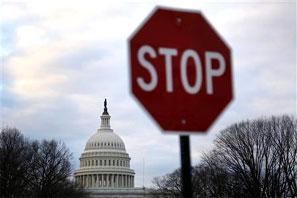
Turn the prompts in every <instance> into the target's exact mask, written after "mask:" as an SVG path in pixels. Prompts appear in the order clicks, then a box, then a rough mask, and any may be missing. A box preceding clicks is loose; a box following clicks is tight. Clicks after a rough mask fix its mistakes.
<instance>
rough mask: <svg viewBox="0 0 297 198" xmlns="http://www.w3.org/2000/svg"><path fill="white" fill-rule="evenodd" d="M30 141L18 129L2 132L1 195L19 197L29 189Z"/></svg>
mask: <svg viewBox="0 0 297 198" xmlns="http://www.w3.org/2000/svg"><path fill="white" fill-rule="evenodd" d="M28 148H29V143H28V141H27V140H25V138H24V137H23V135H22V134H21V133H20V131H19V130H18V129H15V128H8V127H7V128H3V129H2V130H1V133H0V197H17V196H20V195H22V194H23V193H24V192H26V191H27V183H26V181H25V179H24V178H26V175H27V173H28V163H26V161H27V160H28V159H29V158H30V153H29V152H28Z"/></svg>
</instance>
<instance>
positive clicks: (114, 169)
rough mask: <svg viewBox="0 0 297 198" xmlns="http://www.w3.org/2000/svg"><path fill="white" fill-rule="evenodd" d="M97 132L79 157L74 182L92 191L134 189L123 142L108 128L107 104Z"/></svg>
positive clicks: (132, 174)
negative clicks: (78, 165)
mask: <svg viewBox="0 0 297 198" xmlns="http://www.w3.org/2000/svg"><path fill="white" fill-rule="evenodd" d="M100 118H101V125H100V128H99V129H97V131H96V132H95V133H94V134H93V135H92V136H91V137H90V138H89V140H88V141H87V143H86V146H85V149H84V151H83V152H82V154H81V157H80V158H79V160H80V167H79V169H78V170H76V171H75V173H74V176H75V180H76V182H77V183H78V184H79V185H80V186H81V187H82V188H84V189H87V190H93V191H106V190H125V189H132V188H134V175H135V173H134V170H132V169H130V160H131V159H130V157H129V154H128V153H127V152H126V149H125V144H124V141H123V140H122V139H121V138H120V137H119V136H118V135H117V134H116V133H114V131H113V130H112V129H111V127H110V115H109V113H108V111H107V102H106V100H105V101H104V111H103V113H102V115H101V116H100Z"/></svg>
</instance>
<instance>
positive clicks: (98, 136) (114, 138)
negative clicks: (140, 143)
mask: <svg viewBox="0 0 297 198" xmlns="http://www.w3.org/2000/svg"><path fill="white" fill-rule="evenodd" d="M98 149H99V150H102V149H106V150H112V151H119V152H120V151H124V152H125V151H126V150H125V144H124V142H123V140H122V139H121V138H120V137H119V136H118V135H117V134H115V133H113V132H112V131H107V130H106V131H101V132H97V133H95V134H94V135H92V136H91V137H90V138H89V140H88V142H87V144H86V147H85V151H87V150H98Z"/></svg>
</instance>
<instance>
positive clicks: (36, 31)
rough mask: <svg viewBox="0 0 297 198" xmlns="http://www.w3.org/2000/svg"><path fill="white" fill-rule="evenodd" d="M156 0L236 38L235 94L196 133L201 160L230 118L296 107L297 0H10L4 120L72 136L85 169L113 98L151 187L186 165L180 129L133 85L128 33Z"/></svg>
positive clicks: (33, 132) (0, 89) (6, 4)
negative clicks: (166, 125) (168, 129)
mask: <svg viewBox="0 0 297 198" xmlns="http://www.w3.org/2000/svg"><path fill="white" fill-rule="evenodd" d="M169 2H170V3H169ZM156 5H164V6H170V7H177V8H188V9H194V10H200V11H201V12H202V13H203V14H204V16H205V17H206V18H207V19H208V21H210V22H211V24H212V25H213V26H214V27H215V28H216V30H217V32H219V33H220V35H221V36H222V37H223V38H224V39H225V41H226V42H227V43H228V44H229V46H231V47H232V56H233V57H232V62H233V74H234V91H235V94H234V95H235V99H234V101H233V102H232V103H231V105H229V107H228V108H227V110H226V111H225V112H224V113H223V114H222V115H221V117H220V118H219V119H218V120H217V121H216V123H215V124H214V125H213V127H212V128H211V129H210V130H209V131H208V134H207V135H201V134H198V135H192V136H191V151H192V153H191V156H192V164H193V165H195V164H197V163H198V162H199V160H200V157H201V154H202V153H203V152H207V151H208V150H210V149H211V148H212V142H213V140H214V138H215V136H216V135H217V134H218V132H219V130H221V129H223V128H225V127H227V126H229V125H230V124H232V123H235V122H238V121H241V120H246V119H256V118H259V117H261V116H271V115H281V114H290V115H296V4H295V1H249V0H245V1H239V2H238V1H209V2H208V3H204V1H197V0H194V1H136V0H134V1H123V0H121V1H113V0H109V1H98V0H94V1H87V0H81V1H76V0H72V1H62V0H50V1H40V0H27V1H19V0H18V1H13V0H2V1H1V6H0V15H1V18H0V20H1V22H0V23H1V48H0V50H1V51H0V53H1V77H0V78H1V81H0V82H1V84H0V93H1V105H0V108H1V109H0V110H1V123H2V127H3V126H11V127H17V128H18V129H20V130H21V131H22V132H23V133H24V134H25V135H26V136H29V137H31V138H37V139H44V138H54V139H57V140H62V141H64V142H65V143H66V145H67V146H68V147H69V148H70V150H71V152H73V156H74V158H73V163H74V167H75V168H78V162H79V160H78V158H79V156H80V153H81V152H82V151H83V149H84V146H85V143H86V141H87V140H88V138H89V137H90V136H91V135H92V134H93V133H94V132H95V131H96V129H97V128H98V127H99V116H100V115H101V113H102V111H103V100H104V98H107V99H108V108H109V113H110V115H111V116H112V118H111V119H112V120H111V125H112V128H113V129H114V131H115V132H116V133H117V134H118V135H120V136H121V137H122V139H123V140H124V142H125V144H126V149H127V151H128V153H129V154H130V157H131V167H132V168H133V169H134V170H135V172H136V185H137V186H142V185H143V162H144V167H145V168H144V175H145V179H144V181H145V182H144V183H145V185H146V186H150V185H151V180H152V178H153V177H156V176H160V175H164V174H165V173H169V172H171V171H173V170H174V169H176V168H178V167H179V166H180V161H179V160H180V156H179V141H178V140H179V139H178V136H177V135H164V134H163V133H161V132H160V130H159V128H158V127H157V126H156V125H155V123H154V122H153V121H152V120H150V118H149V116H148V115H147V114H146V113H145V112H144V111H143V109H142V108H141V107H140V106H139V105H138V103H137V102H136V101H135V100H134V98H133V97H132V96H131V95H130V94H129V86H130V85H129V79H128V76H129V75H128V71H129V70H128V55H127V38H128V37H129V36H130V35H131V34H132V32H133V31H134V30H135V29H136V28H137V27H138V25H139V24H140V23H141V22H142V21H143V20H144V19H145V17H146V16H147V15H148V14H149V13H150V12H151V10H152V9H153V8H154V7H155V6H156Z"/></svg>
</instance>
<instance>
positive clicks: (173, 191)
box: [153, 169, 181, 197]
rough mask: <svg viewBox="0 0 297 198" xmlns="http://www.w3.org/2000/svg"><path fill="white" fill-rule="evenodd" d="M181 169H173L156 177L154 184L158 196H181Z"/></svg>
mask: <svg viewBox="0 0 297 198" xmlns="http://www.w3.org/2000/svg"><path fill="white" fill-rule="evenodd" d="M180 174H181V173H180V169H177V170H175V171H173V172H172V173H169V174H166V175H164V176H161V177H155V178H154V179H153V184H154V185H155V191H154V193H155V194H156V196H157V197H159V196H161V197H180V193H181V179H180Z"/></svg>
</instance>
